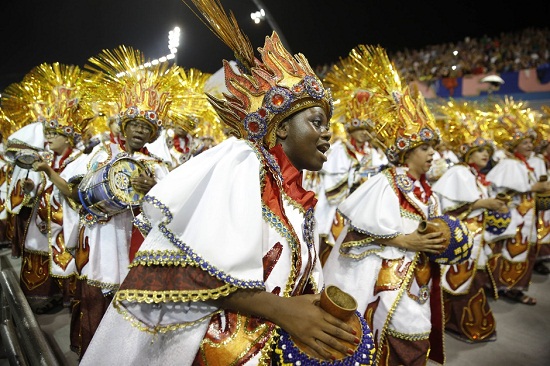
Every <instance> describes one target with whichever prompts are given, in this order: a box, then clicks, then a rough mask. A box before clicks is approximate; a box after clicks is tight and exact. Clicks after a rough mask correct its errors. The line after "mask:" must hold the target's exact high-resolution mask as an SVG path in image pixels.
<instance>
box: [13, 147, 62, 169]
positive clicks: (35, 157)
mask: <svg viewBox="0 0 550 366" xmlns="http://www.w3.org/2000/svg"><path fill="white" fill-rule="evenodd" d="M5 156H6V160H7V161H8V162H10V163H12V164H15V165H17V166H18V167H20V168H22V169H32V165H33V164H34V163H35V162H37V161H51V160H52V158H53V156H52V153H51V152H49V151H44V150H41V151H39V150H33V149H29V148H14V147H10V148H8V149H7V150H6V154H5Z"/></svg>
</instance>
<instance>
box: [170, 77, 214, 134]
mask: <svg viewBox="0 0 550 366" xmlns="http://www.w3.org/2000/svg"><path fill="white" fill-rule="evenodd" d="M180 76H181V80H182V82H183V83H185V88H186V93H185V97H184V98H182V100H181V101H180V103H181V104H180V105H179V106H178V107H179V108H177V109H176V110H175V111H177V113H174V112H172V113H169V118H170V120H171V123H172V124H173V125H177V126H180V127H181V128H183V129H184V130H185V131H187V132H190V133H192V134H193V135H195V136H206V135H208V136H210V137H212V139H214V140H215V141H216V142H220V141H222V140H223V138H224V135H223V131H222V127H221V121H220V118H219V116H218V114H217V113H216V111H215V110H214V107H212V104H210V102H209V100H208V97H207V96H206V93H205V89H204V88H205V85H206V83H207V82H208V80H209V78H210V76H211V74H208V73H204V72H202V71H200V70H198V69H195V68H190V69H188V70H183V69H180Z"/></svg>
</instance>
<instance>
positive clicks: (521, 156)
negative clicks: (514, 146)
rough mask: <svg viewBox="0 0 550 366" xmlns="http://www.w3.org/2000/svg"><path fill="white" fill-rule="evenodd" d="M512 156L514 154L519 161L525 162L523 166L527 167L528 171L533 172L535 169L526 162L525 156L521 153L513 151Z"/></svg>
mask: <svg viewBox="0 0 550 366" xmlns="http://www.w3.org/2000/svg"><path fill="white" fill-rule="evenodd" d="M514 156H515V157H516V158H518V159H519V160H521V161H522V162H523V164H525V166H526V167H527V169H529V171H531V172H534V171H535V169H534V168H533V167H532V166H531V165H529V163H528V162H527V158H526V157H525V156H523V155H521V154H520V153H518V152H515V153H514Z"/></svg>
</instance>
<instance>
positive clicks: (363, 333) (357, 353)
mask: <svg viewBox="0 0 550 366" xmlns="http://www.w3.org/2000/svg"><path fill="white" fill-rule="evenodd" d="M319 306H320V307H321V308H322V309H323V310H325V311H326V312H328V313H330V314H331V315H333V316H335V317H337V318H338V319H340V320H342V321H344V322H346V323H347V324H348V325H350V326H351V327H352V328H353V329H354V330H355V332H356V333H357V338H358V339H359V340H360V342H359V344H351V343H348V342H345V341H341V342H342V343H343V344H344V345H345V346H346V347H348V348H349V349H352V350H353V351H354V352H353V354H352V355H349V354H341V353H337V354H335V355H334V354H333V356H334V357H335V360H334V361H325V360H320V359H318V358H316V357H314V356H312V355H310V354H309V353H308V352H307V351H305V347H304V346H303V344H302V343H300V342H298V341H295V340H294V339H293V338H292V336H290V335H289V334H288V333H287V332H286V331H285V330H284V329H279V333H280V337H279V340H278V342H277V344H276V345H275V355H276V356H275V357H274V360H273V361H274V365H277V366H287V365H303V366H305V365H308V366H329V365H330V366H346V365H354V366H371V365H373V364H374V361H375V360H374V357H375V353H376V347H375V345H374V340H373V337H372V332H371V330H370V328H369V326H368V325H367V322H366V320H365V318H364V317H363V316H361V314H360V313H359V312H358V311H357V301H356V300H355V299H354V298H353V296H351V295H350V294H348V293H346V292H344V291H342V290H341V289H340V288H338V287H336V286H328V287H327V288H325V289H324V290H323V292H322V293H321V301H320V303H319Z"/></svg>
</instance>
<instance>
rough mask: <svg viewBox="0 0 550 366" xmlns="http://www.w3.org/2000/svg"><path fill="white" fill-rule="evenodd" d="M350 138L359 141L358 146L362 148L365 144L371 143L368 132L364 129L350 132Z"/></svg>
mask: <svg viewBox="0 0 550 366" xmlns="http://www.w3.org/2000/svg"><path fill="white" fill-rule="evenodd" d="M350 136H351V137H353V139H354V140H355V141H357V145H359V146H362V145H363V144H364V143H365V142H367V141H369V134H368V132H367V130H365V129H363V128H361V129H359V130H355V131H353V132H350Z"/></svg>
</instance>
